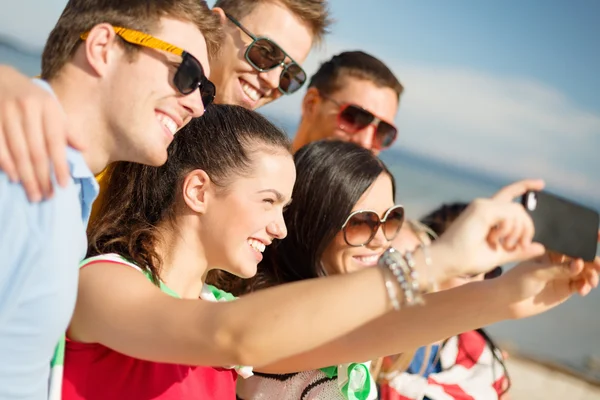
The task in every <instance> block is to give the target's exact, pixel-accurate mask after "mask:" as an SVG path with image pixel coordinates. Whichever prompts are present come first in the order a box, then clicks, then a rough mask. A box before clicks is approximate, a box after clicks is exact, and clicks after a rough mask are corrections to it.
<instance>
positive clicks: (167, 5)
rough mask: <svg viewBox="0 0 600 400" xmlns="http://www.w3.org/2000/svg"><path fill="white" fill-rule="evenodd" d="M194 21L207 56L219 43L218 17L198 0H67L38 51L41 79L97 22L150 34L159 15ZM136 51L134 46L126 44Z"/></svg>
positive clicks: (54, 70) (60, 63)
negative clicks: (203, 42)
mask: <svg viewBox="0 0 600 400" xmlns="http://www.w3.org/2000/svg"><path fill="white" fill-rule="evenodd" d="M165 16H169V17H173V18H177V19H180V20H182V21H190V22H193V23H194V24H196V26H197V27H198V29H200V31H201V32H202V34H203V35H204V38H205V40H206V46H207V48H208V53H209V56H214V55H215V54H216V53H217V52H218V49H219V45H220V42H221V27H220V23H219V20H218V17H217V16H216V15H215V14H214V13H213V12H212V11H211V10H210V8H209V7H208V5H207V4H206V1H202V0H69V2H68V3H67V5H66V6H65V9H64V10H63V12H62V15H61V16H60V18H59V19H58V22H57V23H56V26H55V27H54V29H53V30H52V32H51V33H50V36H49V37H48V41H47V42H46V46H45V47H44V52H43V54H42V78H43V79H46V80H47V79H52V78H54V77H56V76H57V75H58V73H59V72H60V70H61V69H62V68H63V67H64V66H65V65H66V64H67V62H69V60H71V58H72V57H73V55H74V54H75V51H76V50H77V48H78V47H79V44H81V39H80V37H79V36H80V35H81V34H82V33H84V32H87V31H89V30H90V29H92V28H93V27H94V26H96V25H98V24H101V23H109V24H112V25H115V26H122V27H125V28H129V29H135V30H138V31H142V32H145V33H152V32H153V31H154V30H156V29H157V28H158V25H159V22H160V18H161V17H165ZM126 48H127V49H129V50H130V51H136V50H137V49H138V48H137V47H136V46H126Z"/></svg>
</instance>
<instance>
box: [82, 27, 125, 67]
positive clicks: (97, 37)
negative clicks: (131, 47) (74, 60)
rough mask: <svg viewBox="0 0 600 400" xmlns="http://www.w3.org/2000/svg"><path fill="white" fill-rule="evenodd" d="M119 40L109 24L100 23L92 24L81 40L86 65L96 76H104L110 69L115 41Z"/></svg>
mask: <svg viewBox="0 0 600 400" xmlns="http://www.w3.org/2000/svg"><path fill="white" fill-rule="evenodd" d="M117 40H119V38H118V37H117V34H116V33H115V30H114V29H113V27H112V25H111V24H107V23H102V24H98V25H96V26H94V27H93V28H92V29H91V30H90V31H89V32H88V33H87V37H86V39H85V41H84V42H83V49H84V54H85V59H86V60H87V63H88V67H89V68H91V70H92V71H93V73H95V74H96V75H97V76H105V75H106V74H107V73H108V70H109V69H110V62H111V61H112V59H113V57H115V49H116V46H115V45H116V43H115V42H116V41H117Z"/></svg>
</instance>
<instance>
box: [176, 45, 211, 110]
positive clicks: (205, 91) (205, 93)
mask: <svg viewBox="0 0 600 400" xmlns="http://www.w3.org/2000/svg"><path fill="white" fill-rule="evenodd" d="M173 81H174V84H175V87H176V88H177V90H179V91H180V92H181V94H184V95H188V94H190V93H192V92H193V91H194V90H196V89H198V87H200V96H201V97H202V103H203V104H204V108H205V109H206V107H208V105H209V104H211V103H212V102H213V100H214V98H215V95H216V93H217V91H216V89H215V85H214V84H213V83H212V82H211V81H209V80H208V79H206V76H205V75H204V68H202V64H200V62H199V61H198V60H196V59H195V58H194V57H193V56H191V55H189V54H187V53H184V54H183V60H182V61H181V64H179V67H178V68H177V72H175V77H174V78H173Z"/></svg>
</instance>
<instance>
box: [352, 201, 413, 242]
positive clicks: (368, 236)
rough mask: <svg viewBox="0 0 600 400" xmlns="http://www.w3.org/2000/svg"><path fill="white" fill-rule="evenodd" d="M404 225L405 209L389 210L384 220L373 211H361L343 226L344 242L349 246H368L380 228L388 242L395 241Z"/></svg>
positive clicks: (399, 206) (396, 206)
mask: <svg viewBox="0 0 600 400" xmlns="http://www.w3.org/2000/svg"><path fill="white" fill-rule="evenodd" d="M403 223H404V207H402V206H401V205H395V206H393V207H392V208H390V209H389V210H387V211H386V212H385V213H384V214H383V217H382V218H379V215H378V214H377V213H376V212H375V211H372V210H359V211H354V212H353V213H351V214H350V215H349V216H348V218H346V222H344V225H342V232H343V233H344V240H345V241H346V243H347V244H348V245H349V246H353V247H360V246H366V245H367V244H369V243H370V242H371V240H373V238H374V237H375V235H376V234H377V230H378V229H379V227H382V229H383V235H384V236H385V238H386V239H387V240H388V241H391V240H393V239H394V238H395V237H396V236H397V235H398V232H399V231H400V228H401V227H402V224H403Z"/></svg>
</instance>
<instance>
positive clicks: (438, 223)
mask: <svg viewBox="0 0 600 400" xmlns="http://www.w3.org/2000/svg"><path fill="white" fill-rule="evenodd" d="M468 206H469V204H468V203H460V202H457V203H450V204H442V205H441V206H440V207H439V208H437V209H435V210H433V211H432V212H430V213H429V214H427V215H426V216H424V217H423V218H421V223H423V224H425V225H426V226H428V227H429V228H430V229H431V230H432V231H434V232H435V233H436V234H437V235H438V236H441V235H442V234H443V233H444V232H445V231H446V229H448V228H449V227H450V225H451V224H452V223H453V222H454V220H456V218H458V216H459V215H460V214H461V213H462V212H463V211H465V209H466V208H467V207H468ZM501 274H502V267H500V266H498V267H496V268H494V269H493V270H491V271H490V272H488V273H487V274H486V275H485V279H492V278H495V277H497V276H500V275H501ZM476 331H477V333H479V334H480V335H481V336H482V337H483V339H484V340H485V342H486V344H487V346H488V347H489V348H490V350H491V351H492V354H493V355H494V359H495V360H496V361H498V363H500V365H501V366H502V368H503V369H504V376H506V381H507V383H508V385H507V387H506V389H505V390H504V391H503V392H502V394H504V393H506V392H508V390H509V389H510V386H511V380H510V376H509V374H508V369H507V368H506V365H505V363H504V358H503V357H502V351H501V350H500V348H499V347H498V346H497V345H496V343H495V342H494V341H493V340H492V338H491V337H490V336H489V335H488V334H487V332H486V331H485V330H484V329H483V328H479V329H477V330H476ZM440 351H441V350H440ZM473 362H477V360H473Z"/></svg>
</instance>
